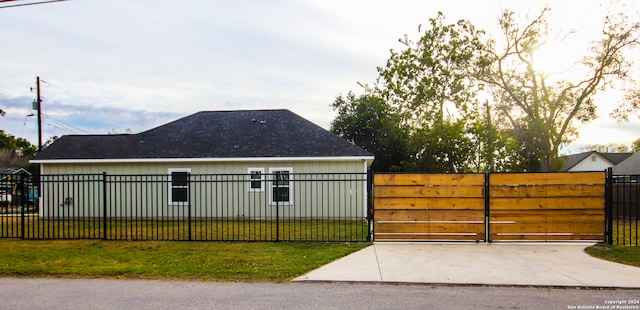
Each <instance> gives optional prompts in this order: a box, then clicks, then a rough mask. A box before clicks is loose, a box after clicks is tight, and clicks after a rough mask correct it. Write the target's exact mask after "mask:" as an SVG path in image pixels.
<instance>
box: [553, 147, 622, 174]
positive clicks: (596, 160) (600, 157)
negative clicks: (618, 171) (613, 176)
mask: <svg viewBox="0 0 640 310" xmlns="http://www.w3.org/2000/svg"><path fill="white" fill-rule="evenodd" d="M629 156H631V153H600V152H597V151H588V152H583V153H578V154H571V155H566V156H563V159H564V160H565V162H564V165H563V166H562V168H560V171H604V170H606V169H607V168H611V167H614V166H616V165H617V164H619V163H620V162H622V161H623V160H625V159H626V158H628V157H629Z"/></svg>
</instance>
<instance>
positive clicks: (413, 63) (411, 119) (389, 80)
mask: <svg viewBox="0 0 640 310" xmlns="http://www.w3.org/2000/svg"><path fill="white" fill-rule="evenodd" d="M418 32H420V34H421V37H420V39H419V40H417V41H413V40H411V39H410V38H409V36H407V35H405V36H404V38H402V39H400V42H401V43H402V44H403V45H404V49H402V50H400V51H394V50H391V56H390V57H389V59H388V61H387V64H386V66H385V67H380V68H378V72H379V74H380V75H379V78H378V80H377V82H376V87H375V88H374V91H375V92H376V93H377V94H379V96H380V97H382V98H383V99H384V100H385V101H387V102H388V103H389V104H390V105H391V106H392V107H393V108H394V109H396V110H397V111H398V113H399V115H400V116H401V117H402V121H403V124H406V125H408V126H410V127H409V128H410V130H411V132H410V134H411V138H412V139H411V141H412V143H411V145H412V147H413V150H412V157H413V161H412V164H411V165H407V166H405V168H406V169H408V170H419V171H427V172H463V171H467V170H468V169H469V166H468V159H469V157H470V156H473V154H472V151H473V139H472V138H471V137H469V135H468V132H469V131H468V129H469V128H468V124H470V123H471V122H472V120H471V119H470V117H472V116H473V115H475V114H473V113H470V111H473V110H475V103H476V93H477V91H478V87H479V84H478V83H477V79H476V77H475V74H477V73H478V72H479V71H477V70H475V68H479V67H481V66H482V63H483V61H486V58H484V57H482V53H481V52H482V51H483V50H484V47H483V44H482V42H481V41H480V40H479V35H478V32H477V31H476V30H475V28H474V27H473V25H471V24H470V23H469V22H466V21H463V20H461V21H459V22H457V23H453V24H448V23H446V22H445V17H444V14H442V13H441V12H439V13H438V16H437V17H436V18H431V19H430V20H429V23H428V24H427V25H426V26H424V27H423V25H420V26H419V27H418Z"/></svg>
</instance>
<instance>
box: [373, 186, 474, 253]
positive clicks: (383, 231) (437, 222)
mask: <svg viewBox="0 0 640 310" xmlns="http://www.w3.org/2000/svg"><path fill="white" fill-rule="evenodd" d="M483 184H484V175H482V174H377V175H375V176H374V205H375V221H374V232H375V236H374V238H375V240H378V241H380V240H474V241H479V240H484V238H485V233H484V231H485V224H484V217H485V215H484V185H483Z"/></svg>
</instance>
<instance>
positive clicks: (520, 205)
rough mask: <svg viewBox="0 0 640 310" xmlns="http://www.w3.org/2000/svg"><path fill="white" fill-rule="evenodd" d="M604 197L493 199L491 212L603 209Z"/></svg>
mask: <svg viewBox="0 0 640 310" xmlns="http://www.w3.org/2000/svg"><path fill="white" fill-rule="evenodd" d="M604 207H605V200H604V196H602V197H552V198H549V197H534V198H532V197H508V198H504V197H491V203H490V208H491V210H492V211H493V210H531V209H535V210H538V209H540V210H550V209H551V210H555V209H582V210H585V209H597V210H599V209H602V210H604Z"/></svg>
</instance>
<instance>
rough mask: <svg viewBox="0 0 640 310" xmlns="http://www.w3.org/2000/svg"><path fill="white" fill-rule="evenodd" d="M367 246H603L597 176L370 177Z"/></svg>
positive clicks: (601, 183)
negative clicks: (541, 243)
mask: <svg viewBox="0 0 640 310" xmlns="http://www.w3.org/2000/svg"><path fill="white" fill-rule="evenodd" d="M374 208H375V211H374V240H377V241H382V240H415V241H418V240H425V241H430V240H468V241H492V240H545V241H546V240H599V241H601V240H604V229H605V173H604V172H576V173H499V174H498V173H497V174H376V175H375V176H374Z"/></svg>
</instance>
